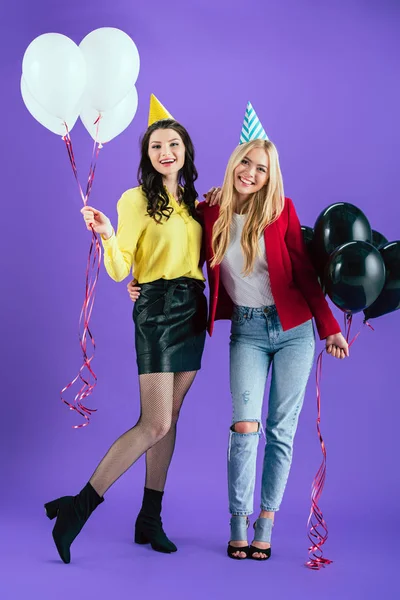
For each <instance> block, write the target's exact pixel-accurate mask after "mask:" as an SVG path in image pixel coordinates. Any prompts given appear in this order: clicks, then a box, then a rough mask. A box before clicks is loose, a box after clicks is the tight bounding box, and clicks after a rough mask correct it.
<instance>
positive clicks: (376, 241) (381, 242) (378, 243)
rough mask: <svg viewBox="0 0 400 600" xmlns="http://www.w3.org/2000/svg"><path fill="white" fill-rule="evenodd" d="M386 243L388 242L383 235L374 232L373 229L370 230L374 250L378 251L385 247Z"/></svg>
mask: <svg viewBox="0 0 400 600" xmlns="http://www.w3.org/2000/svg"><path fill="white" fill-rule="evenodd" d="M387 243H388V241H387V239H386V238H385V236H384V235H382V234H381V233H379V231H375V229H373V230H372V244H373V245H374V246H375V248H378V250H380V249H381V248H383V246H386V244H387Z"/></svg>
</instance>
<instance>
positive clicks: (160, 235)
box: [102, 187, 204, 283]
mask: <svg viewBox="0 0 400 600" xmlns="http://www.w3.org/2000/svg"><path fill="white" fill-rule="evenodd" d="M168 196H169V201H170V205H171V206H172V208H173V209H174V210H173V212H172V213H171V216H170V218H169V219H167V218H165V217H163V218H162V224H161V223H156V221H155V220H154V219H153V218H152V217H150V216H149V215H147V214H146V213H147V198H146V196H145V195H144V193H143V191H142V188H141V187H136V188H133V189H130V190H127V191H126V192H125V193H124V194H123V195H122V196H121V198H120V199H119V201H118V204H117V211H118V229H117V233H116V234H115V233H114V232H113V235H112V236H111V237H110V238H108V240H104V239H102V242H103V247H104V265H105V267H106V270H107V273H108V274H109V276H110V277H111V278H112V279H114V281H122V280H123V279H125V277H127V276H128V275H129V274H130V273H131V272H132V275H133V276H134V277H135V278H136V279H137V280H138V281H139V283H147V282H149V281H155V280H156V279H175V278H176V277H193V278H194V279H200V280H201V281H204V276H203V273H202V271H201V269H200V267H199V261H200V247H201V240H202V228H201V225H200V224H199V223H198V222H197V221H195V220H194V219H193V217H191V216H190V215H189V212H188V209H187V208H186V206H184V205H182V206H180V205H179V204H178V202H176V200H175V198H174V197H173V196H172V195H170V194H168Z"/></svg>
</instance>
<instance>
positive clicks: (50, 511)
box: [44, 500, 60, 520]
mask: <svg viewBox="0 0 400 600" xmlns="http://www.w3.org/2000/svg"><path fill="white" fill-rule="evenodd" d="M44 508H45V511H46V515H47V517H48V518H49V519H50V520H52V519H55V518H56V516H57V513H58V509H59V508H60V505H59V502H58V500H52V501H51V502H47V503H46V504H45V505H44Z"/></svg>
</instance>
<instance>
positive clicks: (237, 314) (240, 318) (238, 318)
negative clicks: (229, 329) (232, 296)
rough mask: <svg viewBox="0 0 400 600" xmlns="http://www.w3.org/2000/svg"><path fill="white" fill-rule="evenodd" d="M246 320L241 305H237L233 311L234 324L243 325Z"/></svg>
mask: <svg viewBox="0 0 400 600" xmlns="http://www.w3.org/2000/svg"><path fill="white" fill-rule="evenodd" d="M244 320H245V317H244V313H243V311H242V310H241V309H240V308H239V307H237V306H236V307H235V308H234V309H233V313H232V325H243V323H244Z"/></svg>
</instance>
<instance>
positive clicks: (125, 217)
mask: <svg viewBox="0 0 400 600" xmlns="http://www.w3.org/2000/svg"><path fill="white" fill-rule="evenodd" d="M117 212H118V228H117V233H116V234H115V233H114V232H113V234H112V236H111V237H109V238H108V239H107V240H104V239H103V238H102V243H103V248H104V265H105V267H106V270H107V273H108V274H109V276H110V277H111V278H112V279H114V281H122V280H123V279H125V277H127V276H128V275H129V273H130V272H131V271H132V267H133V264H134V258H135V252H136V247H137V243H138V241H139V238H140V236H141V234H142V232H143V230H144V227H145V214H146V213H145V209H144V205H143V201H142V198H141V197H139V196H138V195H136V194H135V193H134V192H133V193H132V191H129V192H125V193H124V194H123V195H122V196H121V198H120V199H119V201H118V204H117Z"/></svg>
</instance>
